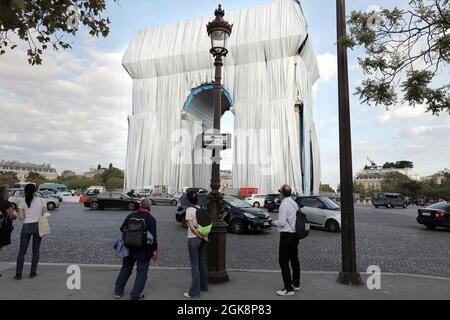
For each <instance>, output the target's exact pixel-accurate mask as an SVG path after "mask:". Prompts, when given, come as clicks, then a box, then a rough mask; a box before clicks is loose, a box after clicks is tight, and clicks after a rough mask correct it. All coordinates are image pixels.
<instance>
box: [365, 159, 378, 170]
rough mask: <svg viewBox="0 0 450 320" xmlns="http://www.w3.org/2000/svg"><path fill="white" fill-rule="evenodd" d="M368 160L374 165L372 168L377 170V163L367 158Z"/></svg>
mask: <svg viewBox="0 0 450 320" xmlns="http://www.w3.org/2000/svg"><path fill="white" fill-rule="evenodd" d="M367 160H369V162H370V164H371V165H372V168H375V167H376V166H377V164H376V163H375V161H373V160H372V159H370V158H369V157H367Z"/></svg>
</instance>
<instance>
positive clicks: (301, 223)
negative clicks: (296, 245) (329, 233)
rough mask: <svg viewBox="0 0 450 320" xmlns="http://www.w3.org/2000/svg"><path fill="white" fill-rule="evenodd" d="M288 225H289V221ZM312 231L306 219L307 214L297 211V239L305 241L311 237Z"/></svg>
mask: <svg viewBox="0 0 450 320" xmlns="http://www.w3.org/2000/svg"><path fill="white" fill-rule="evenodd" d="M288 223H289V220H288ZM289 225H290V224H289ZM291 228H292V226H291ZM292 229H293V228H292ZM310 230H311V225H310V224H309V222H308V219H307V218H306V216H305V214H304V213H303V212H302V211H301V209H299V210H297V215H296V219H295V237H296V238H297V239H299V240H303V239H305V238H306V237H308V236H309V231H310Z"/></svg>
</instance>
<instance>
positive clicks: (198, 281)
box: [184, 190, 208, 299]
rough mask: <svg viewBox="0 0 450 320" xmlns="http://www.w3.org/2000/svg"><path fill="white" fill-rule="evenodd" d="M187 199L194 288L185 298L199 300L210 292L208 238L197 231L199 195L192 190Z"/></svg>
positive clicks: (189, 245) (192, 287)
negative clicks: (207, 253) (207, 257)
mask: <svg viewBox="0 0 450 320" xmlns="http://www.w3.org/2000/svg"><path fill="white" fill-rule="evenodd" d="M187 199H188V201H189V205H190V207H189V208H188V209H187V210H186V221H187V225H188V250H189V259H190V262H191V276H192V286H191V289H190V290H189V292H186V293H185V294H184V297H185V298H188V299H189V298H192V299H198V298H200V294H201V292H207V291H208V272H207V268H206V261H205V258H206V253H205V251H206V250H205V248H206V243H207V241H208V237H207V236H202V235H201V234H200V233H199V232H198V230H197V227H198V223H197V217H196V214H197V209H199V208H200V206H199V205H198V193H197V192H195V191H192V190H191V191H189V192H188V193H187Z"/></svg>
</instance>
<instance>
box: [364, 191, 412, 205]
mask: <svg viewBox="0 0 450 320" xmlns="http://www.w3.org/2000/svg"><path fill="white" fill-rule="evenodd" d="M372 204H373V205H374V206H375V208H379V207H386V208H395V207H402V208H404V209H406V208H408V200H407V199H406V198H405V196H404V195H402V194H401V193H383V192H378V193H375V194H374V195H373V198H372Z"/></svg>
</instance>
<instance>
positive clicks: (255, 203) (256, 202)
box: [245, 194, 267, 208]
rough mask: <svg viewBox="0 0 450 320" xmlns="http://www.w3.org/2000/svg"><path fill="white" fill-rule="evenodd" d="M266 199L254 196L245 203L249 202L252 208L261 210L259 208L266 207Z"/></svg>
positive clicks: (258, 195)
mask: <svg viewBox="0 0 450 320" xmlns="http://www.w3.org/2000/svg"><path fill="white" fill-rule="evenodd" d="M266 198H267V196H266V195H262V194H252V195H251V196H248V197H247V198H245V202H247V203H248V204H249V205H251V206H252V207H255V208H259V207H264V204H265V202H266Z"/></svg>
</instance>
